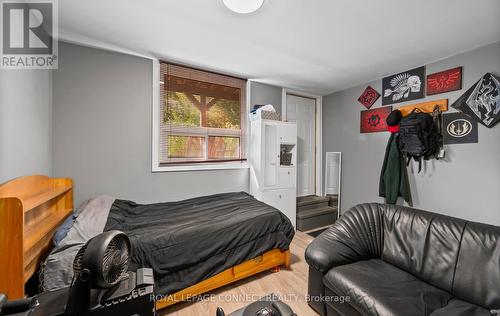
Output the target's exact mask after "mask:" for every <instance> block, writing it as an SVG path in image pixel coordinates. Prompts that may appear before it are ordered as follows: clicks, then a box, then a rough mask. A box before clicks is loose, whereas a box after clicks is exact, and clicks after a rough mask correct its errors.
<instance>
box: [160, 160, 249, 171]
mask: <svg viewBox="0 0 500 316" xmlns="http://www.w3.org/2000/svg"><path fill="white" fill-rule="evenodd" d="M248 168H250V165H249V164H248V162H227V163H224V162H219V163H212V164H211V163H207V164H200V163H197V164H185V165H172V166H153V170H152V171H153V172H176V171H203V170H230V169H248Z"/></svg>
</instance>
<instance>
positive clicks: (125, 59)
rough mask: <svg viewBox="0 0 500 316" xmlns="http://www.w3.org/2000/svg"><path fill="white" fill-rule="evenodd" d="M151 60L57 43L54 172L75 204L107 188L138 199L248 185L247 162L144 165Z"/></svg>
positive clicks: (162, 198) (147, 151) (147, 150)
mask: <svg viewBox="0 0 500 316" xmlns="http://www.w3.org/2000/svg"><path fill="white" fill-rule="evenodd" d="M152 87H153V84H152V62H151V60H148V59H144V58H140V57H135V56H130V55H124V54H120V53H115V52H110V51H105V50H100V49H94V48H89V47H83V46H78V45H73V44H68V43H62V44H61V47H60V61H59V69H58V70H56V71H54V73H53V98H54V104H53V107H54V108H53V122H54V124H53V134H54V139H53V155H54V175H55V176H60V177H71V178H73V179H74V181H75V205H79V204H80V203H81V202H82V201H84V200H85V199H88V198H90V197H93V196H96V195H99V194H108V195H111V196H114V197H118V198H123V199H130V200H134V201H137V202H141V203H146V202H158V201H170V200H180V199H185V198H189V197H194V196H200V195H206V194H212V193H219V192H229V191H248V169H238V170H214V171H196V172H195V171H191V172H163V173H152V172H151V130H152V128H151V116H152V114H151V102H152Z"/></svg>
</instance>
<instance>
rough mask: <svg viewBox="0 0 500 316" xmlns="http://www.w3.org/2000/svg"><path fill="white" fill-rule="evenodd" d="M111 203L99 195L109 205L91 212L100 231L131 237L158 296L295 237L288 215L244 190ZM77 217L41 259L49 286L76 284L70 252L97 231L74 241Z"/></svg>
mask: <svg viewBox="0 0 500 316" xmlns="http://www.w3.org/2000/svg"><path fill="white" fill-rule="evenodd" d="M111 201H112V203H111V202H110V200H109V198H107V199H106V200H105V203H103V202H102V201H101V203H99V205H108V207H104V208H107V209H105V210H102V211H101V212H99V211H97V210H96V208H95V207H94V208H92V209H91V210H92V213H93V214H90V215H89V214H87V215H86V217H88V218H93V221H96V219H95V218H96V217H100V218H103V220H104V221H103V223H102V225H103V228H102V230H103V231H109V230H121V231H123V232H125V233H126V234H127V235H128V237H129V238H130V241H131V245H132V249H131V253H130V260H129V269H130V270H132V271H133V270H136V269H137V268H140V267H150V268H152V269H153V272H154V277H155V286H156V289H155V291H156V293H159V294H172V293H175V292H177V291H179V290H181V289H184V288H187V287H189V286H191V285H194V284H196V283H198V282H200V281H202V280H205V279H207V278H210V277H211V276H214V275H216V274H217V273H219V272H222V271H224V270H226V269H228V268H230V267H232V266H234V265H237V264H240V263H242V262H244V261H246V260H250V259H252V258H255V257H257V256H259V255H261V254H263V253H264V252H267V251H269V250H271V249H281V250H283V251H285V250H287V249H289V246H290V243H291V240H292V238H293V236H294V229H293V226H292V225H291V222H290V220H289V219H288V218H287V217H286V216H285V215H284V214H283V213H281V212H280V211H279V210H277V209H275V208H273V207H271V206H269V205H267V204H265V203H262V202H260V201H257V200H256V199H254V198H253V197H252V196H250V195H249V194H247V193H244V192H236V193H224V194H216V195H210V196H204V197H198V198H194V199H189V200H184V201H179V202H166V203H156V204H137V203H135V202H132V201H126V200H118V199H116V200H111ZM93 204H95V203H88V205H90V206H92V205H93ZM88 205H87V208H88ZM80 213H83V212H80ZM80 216H81V215H80ZM80 216H78V217H77V220H76V221H75V226H76V228H75V227H72V228H71V230H70V231H69V233H68V236H67V237H66V238H65V239H63V241H62V242H61V244H60V245H59V246H58V247H56V248H55V249H54V250H53V251H52V252H51V254H50V255H49V258H48V259H47V261H46V262H45V264H44V265H43V269H42V274H43V275H44V277H43V278H42V281H43V282H42V285H43V287H44V289H46V290H47V289H55V288H60V287H62V286H66V285H68V284H69V282H71V276H72V272H71V264H70V263H71V262H72V259H71V260H69V259H68V258H73V257H74V254H76V252H77V251H78V249H79V248H80V247H81V246H82V245H83V244H84V242H86V240H88V239H89V238H91V237H93V235H95V234H96V233H95V232H93V234H86V235H89V236H85V238H81V237H80V235H82V234H78V238H77V240H71V239H74V235H75V234H74V231H75V230H76V231H81V230H82V228H81V227H79V226H82V224H83V223H82V222H85V221H84V220H80ZM104 223H105V224H104ZM92 225H93V226H95V223H93V224H92ZM87 226H88V225H87ZM94 230H95V229H94ZM68 238H69V239H70V240H67V239H68ZM85 239H86V240H85ZM56 283H57V284H56Z"/></svg>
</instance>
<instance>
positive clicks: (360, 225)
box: [305, 203, 383, 273]
mask: <svg viewBox="0 0 500 316" xmlns="http://www.w3.org/2000/svg"><path fill="white" fill-rule="evenodd" d="M381 207H382V205H380V204H376V203H371V204H360V205H357V206H355V207H353V208H351V209H350V210H348V211H347V212H346V213H345V214H344V215H343V216H342V217H341V218H340V219H339V220H338V221H337V222H336V223H335V224H334V225H333V226H332V227H331V228H329V229H328V230H326V231H325V232H323V233H322V234H321V235H319V236H318V237H317V238H316V239H314V240H313V241H312V242H311V244H309V246H308V247H307V249H306V254H305V257H306V261H307V263H308V264H309V266H310V267H313V268H314V269H316V270H318V271H320V272H322V273H326V272H328V271H329V270H330V269H331V268H333V267H336V266H339V265H344V264H349V263H353V262H356V261H359V260H367V259H373V258H380V257H381V254H382V245H383V227H382V215H381V214H382V212H381Z"/></svg>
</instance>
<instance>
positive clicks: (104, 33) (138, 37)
mask: <svg viewBox="0 0 500 316" xmlns="http://www.w3.org/2000/svg"><path fill="white" fill-rule="evenodd" d="M59 12H60V14H59V17H60V18H59V22H60V30H59V32H60V36H61V38H62V39H64V40H67V41H73V42H101V43H105V44H106V45H109V46H115V47H119V48H122V49H126V50H130V51H133V52H137V53H140V54H145V55H148V56H154V57H158V58H161V59H164V60H169V61H174V62H177V63H183V64H188V65H193V66H197V67H201V68H205V69H211V70H216V71H219V72H223V73H227V74H232V75H236V76H241V77H245V78H249V79H254V80H257V81H260V82H265V83H270V84H274V85H280V86H285V87H289V88H293V89H299V90H303V91H307V92H311V93H319V94H327V93H330V92H333V91H338V90H342V89H345V88H348V87H352V86H355V85H357V84H362V83H366V82H368V81H371V80H373V79H376V78H379V77H382V76H384V75H387V74H391V73H394V72H399V71H403V70H406V69H408V68H412V67H416V66H420V65H425V64H427V63H430V62H433V61H436V60H439V59H442V58H445V57H449V56H452V55H455V54H457V53H460V52H463V51H467V50H470V49H473V48H475V47H478V46H482V45H485V44H489V43H493V42H496V41H500V1H499V0H432V1H431V0H420V1H418V0H379V1H374V0H266V1H265V3H264V6H263V7H262V8H261V10H259V11H257V12H256V13H253V14H250V15H239V14H236V13H233V12H231V11H229V10H227V9H226V8H225V7H224V6H223V4H222V1H221V0H148V1H144V0H142V1H141V0H84V1H83V0H61V1H59Z"/></svg>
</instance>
